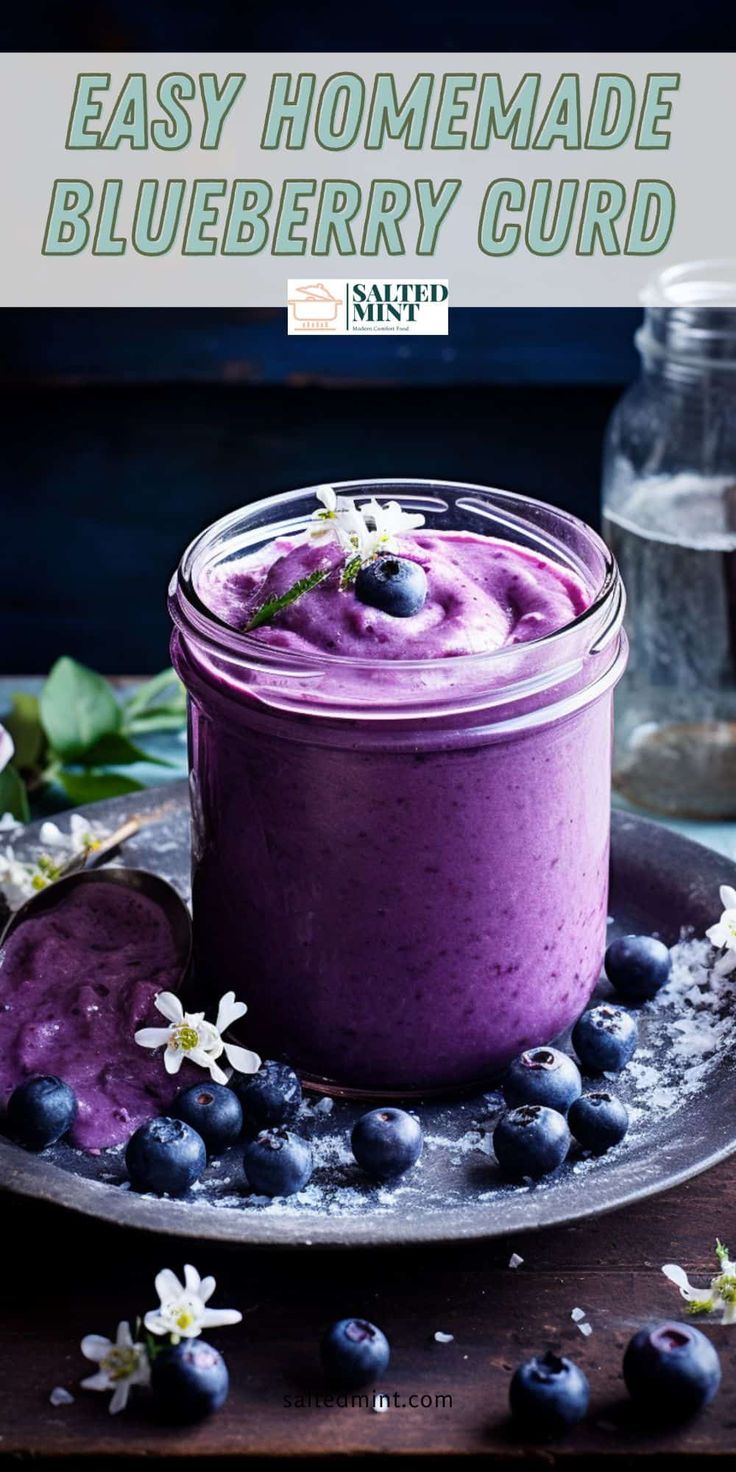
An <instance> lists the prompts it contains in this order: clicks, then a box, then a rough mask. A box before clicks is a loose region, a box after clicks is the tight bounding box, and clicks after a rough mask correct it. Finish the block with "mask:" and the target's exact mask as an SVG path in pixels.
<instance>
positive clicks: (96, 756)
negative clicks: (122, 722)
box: [79, 731, 171, 767]
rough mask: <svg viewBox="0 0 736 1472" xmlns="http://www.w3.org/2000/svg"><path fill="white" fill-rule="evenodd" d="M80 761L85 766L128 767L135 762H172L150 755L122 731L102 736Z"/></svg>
mask: <svg viewBox="0 0 736 1472" xmlns="http://www.w3.org/2000/svg"><path fill="white" fill-rule="evenodd" d="M79 761H80V763H81V765H82V766H85V767H128V766H130V765H131V764H132V763H133V762H151V763H152V764H153V765H154V766H156V767H170V766H171V762H167V761H165V760H164V758H163V757H162V756H149V754H148V752H147V751H143V749H142V747H140V746H136V745H135V743H134V742H133V741H129V740H128V737H127V736H123V734H122V732H121V731H113V732H111V734H110V735H109V736H102V737H101V738H100V740H99V741H96V742H95V744H94V746H91V747H90V748H89V751H85V752H83V753H82V755H81V756H80V757H79Z"/></svg>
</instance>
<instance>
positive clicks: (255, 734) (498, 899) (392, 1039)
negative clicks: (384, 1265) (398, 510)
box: [169, 481, 626, 1097]
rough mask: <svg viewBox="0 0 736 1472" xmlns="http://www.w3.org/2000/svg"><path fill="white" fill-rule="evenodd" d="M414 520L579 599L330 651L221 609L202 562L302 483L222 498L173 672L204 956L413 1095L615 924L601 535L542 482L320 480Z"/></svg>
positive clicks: (566, 976)
mask: <svg viewBox="0 0 736 1472" xmlns="http://www.w3.org/2000/svg"><path fill="white" fill-rule="evenodd" d="M336 489H337V491H338V492H339V493H341V494H347V495H350V496H353V497H357V498H358V499H360V498H361V497H370V496H378V497H379V498H380V497H390V498H391V499H395V500H398V501H399V502H400V504H401V505H402V507H404V508H405V509H406V510H409V511H421V512H422V513H423V514H424V515H425V516H426V520H427V527H426V528H425V529H426V530H432V529H435V528H436V529H461V530H465V531H471V532H475V533H476V534H478V533H479V534H481V535H483V534H485V535H488V536H493V537H497V538H498V537H500V538H503V539H504V540H505V541H507V542H515V543H517V544H518V545H519V546H520V547H523V548H526V549H533V550H536V551H539V552H541V553H543V554H544V555H545V556H546V557H547V558H549V559H551V560H552V561H554V562H557V563H558V564H560V565H561V566H562V567H564V568H567V569H571V570H572V571H574V573H575V574H576V575H577V576H578V578H580V579H582V581H583V582H584V583H585V585H586V587H587V588H588V590H589V596H590V599H591V602H590V606H589V607H588V608H587V610H586V611H585V612H584V613H582V614H581V615H579V616H578V617H577V618H576V619H575V620H574V621H573V622H572V623H570V624H568V625H567V626H566V627H565V628H563V629H561V630H559V631H558V632H556V633H553V634H550V635H548V636H546V637H544V638H541V639H538V640H535V641H533V642H529V643H526V644H521V643H520V644H517V645H511V646H507V647H505V648H502V649H500V650H498V651H497V652H495V653H492V654H479V655H475V654H473V655H460V656H455V657H449V658H444V659H422V660H403V659H401V660H394V659H392V660H389V661H386V660H383V661H381V660H375V659H373V660H369V659H366V660H347V659H345V658H341V657H340V656H337V655H330V654H327V653H325V654H321V653H311V652H310V653H309V654H303V653H301V652H299V653H295V652H293V651H286V650H283V649H280V648H275V647H274V646H271V645H267V644H264V643H259V641H258V639H257V637H256V636H254V635H253V634H248V633H242V632H238V631H236V630H235V629H233V628H231V627H229V626H226V625H225V624H223V623H222V622H220V621H219V620H218V619H217V618H216V617H215V616H214V615H213V614H212V613H211V612H210V611H209V610H208V608H207V606H206V603H205V601H204V598H203V596H202V592H203V588H204V587H205V585H206V582H207V579H208V577H210V576H211V575H212V572H213V569H216V568H219V567H221V566H222V564H223V563H224V562H227V561H232V560H234V559H238V558H242V557H243V555H244V554H248V553H249V552H256V551H257V550H258V549H259V548H262V547H263V546H264V545H265V544H267V543H268V542H270V541H271V540H272V539H273V538H275V537H277V536H290V537H291V536H294V535H295V534H296V533H299V532H302V531H303V530H304V529H305V527H306V526H307V524H308V522H309V518H310V516H311V514H312V512H313V511H314V509H315V506H316V501H315V493H314V489H311V490H306V491H295V492H293V493H290V494H288V495H281V496H274V497H272V498H271V499H269V500H266V501H261V502H258V503H256V504H255V505H253V506H250V507H247V508H246V509H244V510H242V511H238V512H236V513H235V514H234V515H232V516H229V517H226V518H225V519H224V520H223V521H220V522H218V523H217V524H216V525H215V526H213V527H210V528H209V530H207V531H205V532H204V533H203V534H202V535H201V536H200V537H199V538H198V539H197V540H196V541H195V542H193V543H192V545H191V546H190V547H189V549H188V551H187V552H186V553H185V555H184V558H183V560H182V563H181V566H180V568H179V571H178V573H177V575H176V576H175V578H174V579H173V581H172V583H171V588H170V599H169V604H170V610H171V614H172V618H173V621H174V625H175V629H174V635H173V642H172V657H173V661H174V664H175V666H176V668H177V670H178V672H179V674H180V676H181V678H182V680H183V681H184V684H185V685H186V687H187V690H188V692H189V713H190V770H191V777H190V782H191V804H192V850H193V911H194V929H195V955H196V965H197V971H198V976H199V977H200V978H201V979H202V980H203V982H204V983H205V984H206V988H207V990H208V992H209V991H211V992H212V993H213V994H216V995H217V996H218V997H219V996H220V995H221V994H222V993H223V992H225V991H227V990H228V989H232V990H234V991H235V993H236V994H237V996H238V997H242V998H243V999H244V1000H245V1001H246V1002H247V1003H248V1008H249V1012H248V1017H247V1018H246V1030H245V1033H244V1036H245V1037H247V1039H249V1041H250V1043H251V1045H252V1046H255V1047H257V1048H258V1050H259V1052H261V1053H262V1054H263V1056H265V1057H276V1058H285V1059H288V1060H289V1061H290V1062H292V1063H293V1064H294V1065H295V1066H296V1067H297V1068H298V1069H299V1070H300V1071H301V1073H302V1074H303V1075H304V1076H305V1077H306V1078H307V1079H308V1080H309V1081H310V1082H311V1083H312V1084H315V1085H316V1086H317V1087H320V1086H322V1087H325V1088H328V1089H330V1090H332V1091H341V1092H345V1093H351V1092H352V1093H358V1094H360V1093H364V1094H370V1095H376V1094H386V1095H387V1096H388V1095H394V1096H404V1097H406V1096H407V1095H412V1094H415V1093H423V1094H426V1093H428V1092H431V1091H441V1090H445V1089H448V1088H454V1087H458V1086H465V1085H469V1084H473V1083H476V1082H480V1081H484V1080H486V1079H487V1078H489V1077H491V1076H492V1075H493V1074H494V1073H496V1072H497V1071H498V1069H499V1068H501V1067H502V1066H503V1065H504V1064H506V1063H507V1062H508V1061H509V1059H510V1058H511V1057H513V1056H514V1055H515V1054H517V1053H518V1052H519V1051H520V1050H521V1049H523V1048H524V1047H527V1046H530V1045H532V1044H536V1043H542V1042H547V1041H549V1040H550V1039H551V1038H553V1037H554V1036H556V1035H557V1034H558V1033H559V1032H560V1031H561V1030H562V1029H563V1028H565V1027H566V1026H567V1025H568V1024H570V1023H571V1022H572V1021H573V1019H574V1018H576V1017H577V1016H578V1014H579V1013H580V1012H581V1010H582V1009H583V1007H584V1005H585V1003H586V1001H587V1000H588V997H589V996H590V993H591V991H592V989H593V986H594V985H595V982H596V980H597V978H598V975H599V972H600V965H601V960H602V956H603V951H604V946H605V936H606V914H607V891H608V843H609V809H610V757H611V704H612V690H613V686H614V684H615V682H616V681H617V679H618V677H619V675H620V673H621V670H622V668H623V665H624V663H625V658H626V643H625V636H624V634H623V632H622V610H623V594H622V588H621V582H620V579H619V575H618V572H617V569H616V566H615V563H614V561H613V559H612V558H611V556H610V554H609V553H608V551H607V549H606V547H605V545H604V544H603V542H602V541H601V540H600V538H599V537H597V536H596V534H595V533H594V532H592V531H591V530H590V529H589V528H588V527H587V526H585V525H584V524H583V523H582V522H580V521H578V520H576V519H575V518H574V517H571V516H568V515H567V514H565V513H564V512H562V511H557V510H554V509H553V508H552V507H549V506H545V505H543V504H542V503H541V502H538V501H533V500H529V499H526V498H523V497H520V496H514V495H511V494H510V493H507V492H503V491H496V490H488V489H485V488H482V487H477V486H458V485H446V484H443V483H441V482H436V481H432V482H429V481H364V482H351V483H348V484H345V485H342V486H337V487H336Z"/></svg>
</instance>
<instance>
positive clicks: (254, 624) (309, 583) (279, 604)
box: [245, 567, 334, 634]
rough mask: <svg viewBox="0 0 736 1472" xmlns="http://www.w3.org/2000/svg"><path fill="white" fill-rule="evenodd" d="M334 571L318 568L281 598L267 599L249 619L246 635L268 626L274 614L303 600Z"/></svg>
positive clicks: (300, 579)
mask: <svg viewBox="0 0 736 1472" xmlns="http://www.w3.org/2000/svg"><path fill="white" fill-rule="evenodd" d="M333 571H334V569H333V568H331V567H321V568H317V570H316V571H315V572H310V573H309V574H308V575H307V577H305V578H299V580H298V582H296V583H292V585H291V587H290V588H287V590H286V592H285V593H282V594H281V596H280V597H279V598H269V599H267V601H266V602H265V603H262V604H261V606H260V608H257V609H256V611H255V613H254V614H253V615H252V617H251V618H249V620H248V622H247V624H246V625H245V633H246V634H248V633H250V631H251V629H260V627H261V624H267V623H268V622H269V621H270V619H272V618H273V616H274V614H276V613H280V612H281V609H282V608H288V606H289V604H290V603H296V600H297V598H301V597H302V594H304V593H308V592H309V591H310V589H312V588H316V587H317V584H318V583H323V582H324V580H325V578H328V577H329V576H330V573H331V572H333Z"/></svg>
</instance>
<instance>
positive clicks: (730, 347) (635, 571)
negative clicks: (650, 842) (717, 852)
mask: <svg viewBox="0 0 736 1472" xmlns="http://www.w3.org/2000/svg"><path fill="white" fill-rule="evenodd" d="M645 300H646V302H647V305H646V310H645V315H644V324H643V326H642V328H641V329H640V331H639V333H638V334H637V339H636V343H637V347H638V349H639V352H640V354H641V359H642V369H641V376H640V378H639V379H638V380H637V382H636V383H634V385H633V386H632V387H631V388H630V389H629V390H628V392H627V393H626V394H625V395H624V397H623V399H622V400H621V402H620V403H619V404H618V406H617V408H616V409H615V410H614V413H613V417H612V419H611V421H610V424H609V426H608V432H607V437H606V446H605V454H604V470H603V529H604V535H605V537H606V540H607V541H608V544H609V546H610V547H611V548H612V550H613V552H614V553H615V556H616V558H617V561H618V563H619V567H620V569H621V576H622V578H623V580H624V583H625V586H626V594H627V600H628V612H627V630H628V634H629V640H630V644H631V655H630V660H629V666H628V670H627V673H626V677H625V679H624V680H623V681H622V683H621V687H620V689H619V691H618V694H617V698H616V747H615V761H614V782H615V785H616V787H617V789H618V790H619V791H620V792H621V793H622V794H623V795H624V796H625V797H627V798H629V799H630V800H631V801H633V802H634V803H637V804H641V805H642V806H644V807H649V808H651V809H654V810H655V811H658V812H661V813H665V814H672V815H675V816H681V817H695V818H733V817H735V816H736V310H735V308H736V262H722V261H720V262H719V261H714V262H699V263H696V264H695V265H691V266H681V267H675V268H673V269H671V270H669V271H665V272H663V273H662V275H661V276H660V277H659V278H658V279H657V281H655V282H654V283H653V285H652V287H651V289H650V290H649V291H648V293H647V295H646V298H645Z"/></svg>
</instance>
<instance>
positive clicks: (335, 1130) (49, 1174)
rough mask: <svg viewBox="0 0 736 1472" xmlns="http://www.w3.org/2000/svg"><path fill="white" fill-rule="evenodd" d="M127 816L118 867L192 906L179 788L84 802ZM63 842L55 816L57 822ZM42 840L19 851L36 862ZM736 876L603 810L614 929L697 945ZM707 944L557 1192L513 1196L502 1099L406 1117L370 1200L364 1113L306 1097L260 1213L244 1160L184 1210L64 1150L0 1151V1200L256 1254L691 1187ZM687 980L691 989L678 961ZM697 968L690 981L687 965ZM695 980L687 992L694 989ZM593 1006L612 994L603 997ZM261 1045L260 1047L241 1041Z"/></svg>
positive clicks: (697, 1146)
mask: <svg viewBox="0 0 736 1472" xmlns="http://www.w3.org/2000/svg"><path fill="white" fill-rule="evenodd" d="M132 813H141V814H143V815H144V816H146V817H147V818H148V819H149V820H150V821H149V822H148V823H147V825H146V826H145V827H144V828H143V829H142V830H141V832H140V833H139V834H138V835H137V836H136V837H135V838H134V839H132V840H131V841H130V842H129V843H128V844H127V845H126V851H125V856H124V862H125V863H126V864H129V865H130V866H132V867H138V868H148V869H151V870H154V871H155V872H156V873H158V874H160V875H162V876H163V877H164V878H165V879H168V880H169V881H170V882H172V883H173V884H174V885H175V887H176V888H177V889H178V890H179V891H180V893H181V894H182V895H183V896H184V897H187V895H188V885H189V876H188V863H189V861H188V849H189V845H188V809H187V789H186V784H185V783H180V784H176V785H175V786H170V787H167V788H165V789H158V790H157V791H151V792H148V793H145V794H136V795H135V796H133V797H126V798H120V799H116V800H115V801H113V802H109V803H104V804H97V805H96V806H95V808H94V809H93V810H90V811H89V816H90V818H91V819H92V820H94V821H95V822H96V823H97V824H100V825H102V826H104V827H106V828H107V827H109V828H113V827H114V826H116V825H117V824H119V823H120V822H122V821H123V820H124V819H125V818H126V817H127V816H130V815H131V814H132ZM60 824H61V826H62V827H63V825H64V819H63V818H62V819H61V820H60ZM37 842H38V839H37V827H34V826H33V825H31V826H30V827H29V828H28V829H26V830H25V831H24V833H23V835H22V838H19V839H18V840H17V841H16V845H15V846H16V848H17V850H18V851H19V852H20V851H23V852H28V853H29V854H32V853H33V852H34V851H35V848H36V846H37ZM724 883H725V884H731V885H734V886H736V865H735V864H733V863H732V862H730V861H729V860H728V859H724V858H722V857H720V856H719V855H718V854H715V853H713V852H711V851H710V850H708V849H705V848H702V847H701V846H700V845H699V844H695V843H692V842H691V841H690V840H688V839H685V838H681V837H679V836H678V835H675V834H673V833H671V832H669V831H667V830H666V829H664V828H661V827H659V826H658V825H657V824H654V823H650V822H646V821H644V820H642V819H640V818H635V817H631V816H629V815H627V814H623V813H614V816H613V834H612V867H611V912H612V915H613V917H614V920H613V924H612V927H611V931H612V934H613V933H614V932H615V931H620V930H623V931H637V932H646V933H653V932H656V933H658V934H660V935H661V936H662V937H663V939H665V940H666V941H667V942H668V943H669V944H673V943H675V942H676V941H677V940H678V938H679V936H680V934H681V931H682V928H683V927H685V928H686V929H690V930H691V932H692V933H693V934H694V935H695V936H696V937H702V936H703V933H704V930H705V929H706V927H707V926H708V925H710V924H712V922H713V920H714V919H715V918H717V916H718V913H719V903H718V887H719V885H720V884H724ZM707 954H708V951H707V947H706V946H704V945H700V947H698V945H697V944H696V942H695V941H693V942H692V943H691V944H690V945H689V947H687V948H686V949H685V950H684V951H683V950H682V948H680V949H679V950H678V955H679V956H680V964H679V966H678V980H677V981H676V982H675V983H673V984H672V985H671V986H670V987H669V988H667V990H666V992H665V993H663V994H661V996H660V998H659V999H657V1001H656V1002H655V1003H649V1004H647V1006H646V1007H645V1008H643V1009H642V1010H641V1012H640V1016H639V1023H640V1047H639V1049H638V1051H637V1054H636V1055H635V1058H634V1060H633V1062H632V1064H631V1065H630V1066H629V1068H628V1069H627V1070H626V1071H625V1073H624V1074H623V1075H622V1076H621V1078H620V1080H619V1081H617V1082H616V1084H615V1088H616V1090H617V1091H618V1092H619V1093H620V1094H621V1096H622V1097H623V1098H624V1099H625V1100H626V1102H627V1103H628V1104H629V1106H630V1107H631V1109H632V1114H633V1122H632V1128H631V1129H630V1132H629V1135H628V1136H627V1139H626V1140H625V1141H624V1143H623V1144H622V1145H620V1146H619V1147H618V1148H617V1149H616V1150H614V1151H612V1152H611V1153H610V1154H609V1155H608V1156H605V1157H603V1158H602V1159H598V1160H596V1159H593V1158H589V1157H583V1156H580V1155H577V1156H576V1155H574V1154H573V1155H572V1156H571V1157H570V1158H569V1160H568V1162H567V1163H566V1164H565V1166H563V1168H562V1170H561V1171H560V1172H559V1173H558V1174H557V1175H556V1176H555V1177H553V1178H549V1179H548V1180H546V1181H543V1182H541V1183H539V1184H538V1185H535V1186H532V1185H524V1186H510V1185H507V1184H504V1183H503V1182H502V1181H501V1180H500V1179H499V1176H498V1173H497V1168H496V1165H495V1161H494V1157H493V1154H492V1151H491V1148H490V1136H491V1134H492V1130H493V1123H494V1120H495V1117H496V1116H497V1114H498V1111H499V1107H500V1098H499V1096H498V1095H493V1094H486V1095H482V1096H480V1097H476V1098H472V1099H463V1100H459V1101H454V1102H443V1103H437V1102H432V1103H428V1104H426V1105H418V1106H417V1112H418V1114H419V1115H420V1118H421V1120H422V1124H423V1127H424V1131H425V1138H426V1145H425V1150H424V1155H423V1157H422V1161H421V1163H420V1165H419V1166H418V1167H417V1168H416V1169H415V1170H414V1171H412V1172H411V1173H410V1174H409V1175H408V1176H407V1177H405V1178H404V1179H403V1180H402V1181H401V1182H399V1184H398V1185H396V1186H392V1187H377V1186H374V1185H371V1184H370V1183H369V1182H368V1181H367V1180H366V1178H365V1177H364V1176H363V1175H362V1174H361V1172H360V1171H359V1169H358V1167H357V1166H356V1165H355V1164H354V1162H353V1161H352V1156H351V1154H350V1146H349V1134H350V1129H351V1126H352V1123H353V1121H354V1119H355V1118H356V1117H357V1115H358V1114H359V1113H360V1112H362V1109H363V1108H365V1107H366V1106H365V1105H362V1106H361V1105H357V1104H355V1103H349V1102H347V1101H344V1100H336V1101H335V1102H334V1104H333V1105H332V1107H330V1105H329V1104H328V1103H327V1102H326V1101H321V1102H320V1101H319V1100H315V1099H314V1098H311V1099H310V1100H309V1101H308V1102H307V1103H305V1105H304V1108H303V1114H302V1118H301V1120H300V1122H299V1128H300V1129H303V1130H304V1132H305V1133H307V1134H308V1135H309V1136H310V1137H311V1138H312V1141H313V1143H314V1146H315V1151H316V1156H317V1168H316V1170H315V1173H314V1176H313V1179H312V1182H311V1183H310V1184H309V1186H307V1188H306V1190H305V1191H304V1192H303V1193H301V1194H300V1195H299V1196H298V1197H293V1198H290V1199H289V1200H286V1201H276V1202H269V1201H267V1200H264V1199H263V1198H257V1197H254V1196H252V1195H250V1194H249V1193H248V1191H247V1189H246V1187H245V1184H244V1179H243V1172H242V1167H241V1161H240V1157H239V1152H238V1151H237V1150H236V1149H233V1150H231V1151H229V1152H228V1154H227V1155H225V1156H224V1157H223V1158H222V1159H221V1161H220V1162H219V1163H217V1164H212V1165H210V1166H209V1167H208V1170H207V1172H206V1174H205V1176H204V1178H203V1180H202V1182H200V1183H199V1184H198V1186H197V1187H195V1188H194V1190H193V1191H192V1192H191V1193H190V1195H189V1197H188V1198H187V1199H186V1200H183V1201H173V1200H168V1199H160V1198H158V1197H153V1196H139V1195H136V1194H135V1193H133V1192H131V1191H130V1189H129V1187H128V1184H127V1181H126V1178H125V1168H124V1162H123V1158H122V1151H120V1150H118V1151H105V1152H103V1153H102V1154H101V1155H99V1156H92V1155H84V1154H81V1153H79V1152H78V1151H75V1150H73V1149H71V1147H69V1146H67V1145H64V1144H62V1145H59V1146H55V1147H54V1148H53V1149H52V1150H49V1151H46V1152H45V1153H44V1154H43V1155H41V1156H35V1155H32V1154H28V1153H27V1152H26V1151H24V1150H22V1149H20V1148H19V1147H17V1146H16V1145H14V1144H12V1143H10V1142H9V1141H7V1140H2V1139H0V1185H2V1186H4V1187H5V1188H6V1189H8V1190H11V1191H17V1192H21V1193H23V1194H25V1195H28V1196H36V1197H39V1198H41V1199H44V1200H46V1201H53V1202H57V1203H59V1204H60V1205H63V1206H67V1207H70V1208H72V1209H74V1210H76V1211H81V1212H84V1213H86V1214H87V1215H90V1216H96V1217H99V1218H101V1219H103V1220H106V1221H114V1222H117V1223H119V1224H121V1225H127V1226H132V1227H140V1228H144V1229H148V1230H151V1231H161V1232H167V1233H171V1234H173V1235H177V1236H183V1237H195V1238H209V1239H213V1240H220V1241H227V1242H242V1243H247V1244H257V1245H264V1246H266V1245H267V1246H269V1247H274V1246H299V1245H309V1246H311V1245H318V1244H321V1245H327V1246H334V1247H350V1246H357V1245H361V1244H362V1245H377V1244H382V1243H385V1244H391V1245H400V1244H408V1243H414V1242H450V1241H462V1240H471V1239H473V1238H487V1237H494V1236H501V1235H508V1234H513V1235H514V1236H516V1235H518V1234H520V1233H522V1232H527V1231H532V1230H535V1229H537V1228H540V1227H545V1226H551V1225H553V1224H560V1223H563V1222H571V1221H577V1220H580V1219H581V1218H583V1217H586V1216H592V1215H594V1214H596V1213H599V1212H604V1211H611V1210H613V1209H615V1208H616V1207H620V1206H623V1205H625V1204H626V1203H627V1202H631V1201H635V1200H638V1199H639V1198H641V1197H643V1196H648V1195H651V1194H653V1193H655V1192H657V1191H663V1190H666V1189H667V1188H668V1187H671V1186H674V1185H676V1184H678V1182H680V1181H684V1180H687V1179H688V1178H689V1177H690V1176H693V1175H696V1174H697V1173H698V1172H700V1171H703V1170H706V1169H708V1167H709V1166H711V1165H715V1164H716V1163H717V1162H718V1161H719V1160H722V1159H723V1158H724V1157H725V1156H727V1155H729V1154H730V1153H731V1152H732V1151H733V1150H734V1149H736V978H735V979H734V980H731V979H730V978H729V979H727V980H722V981H720V982H718V983H717V984H715V985H714V984H712V983H711V981H710V980H709V979H708V978H707V977H706V973H705V971H704V970H703V969H702V964H703V962H704V959H705V958H706V957H707ZM685 957H687V958H688V960H689V963H690V964H691V965H692V967H694V976H691V975H689V974H686V972H685V969H684V964H683V962H684V958H685ZM699 966H700V967H701V969H700V970H698V967H699ZM698 982H700V985H699V986H698V985H697V983H698ZM599 990H600V994H601V996H607V995H610V989H609V988H608V985H607V983H606V982H602V983H601V986H600V989H599ZM254 1041H255V1042H257V1039H254Z"/></svg>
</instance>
